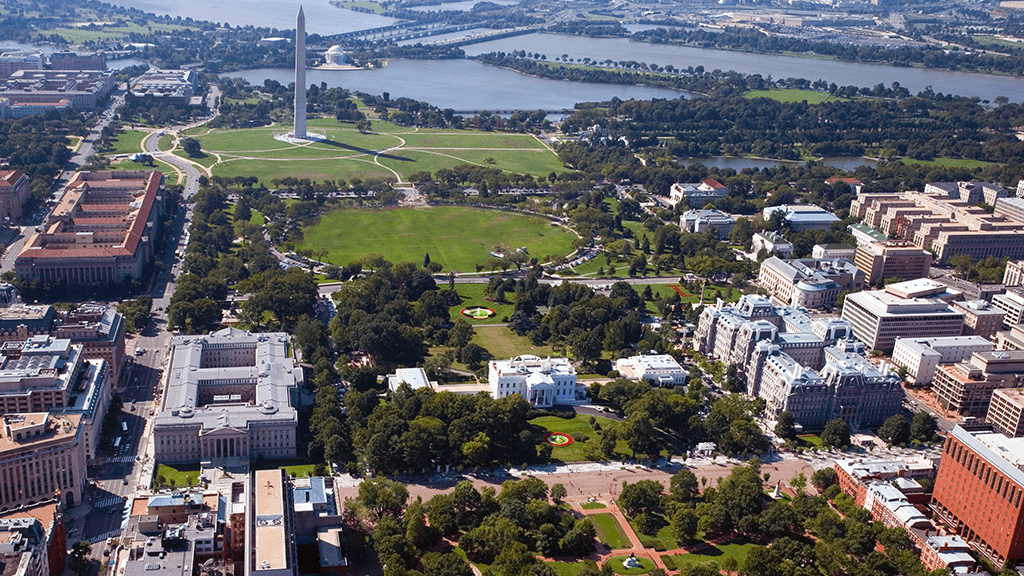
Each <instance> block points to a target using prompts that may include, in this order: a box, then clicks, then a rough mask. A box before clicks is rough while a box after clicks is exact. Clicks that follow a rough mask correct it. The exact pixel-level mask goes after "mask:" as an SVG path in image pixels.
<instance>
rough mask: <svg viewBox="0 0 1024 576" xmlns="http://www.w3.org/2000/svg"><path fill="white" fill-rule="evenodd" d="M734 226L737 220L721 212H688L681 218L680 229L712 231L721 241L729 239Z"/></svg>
mask: <svg viewBox="0 0 1024 576" xmlns="http://www.w3.org/2000/svg"><path fill="white" fill-rule="evenodd" d="M734 226H736V219H735V218H733V217H732V216H729V215H728V214H726V213H725V212H722V211H721V210H687V211H686V212H683V215H682V216H680V217H679V227H680V228H681V229H683V230H685V231H686V232H691V233H695V234H700V233H702V232H708V231H711V232H714V234H715V237H716V238H718V239H719V240H723V239H726V238H728V237H729V233H730V232H732V229H733V227H734Z"/></svg>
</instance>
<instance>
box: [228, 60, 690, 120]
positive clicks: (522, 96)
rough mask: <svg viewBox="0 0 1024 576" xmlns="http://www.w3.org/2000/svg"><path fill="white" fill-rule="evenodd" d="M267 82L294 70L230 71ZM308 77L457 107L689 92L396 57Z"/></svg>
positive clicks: (568, 103)
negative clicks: (377, 64) (373, 67)
mask: <svg viewBox="0 0 1024 576" xmlns="http://www.w3.org/2000/svg"><path fill="white" fill-rule="evenodd" d="M226 76H231V77H234V78H244V79H245V80H247V81H248V82H249V83H250V84H256V85H262V84H263V80H264V79H266V78H271V79H273V80H277V81H278V82H280V83H282V84H284V85H288V83H290V82H293V81H294V80H295V73H294V71H292V70H288V69H280V68H275V69H270V68H264V69H258V70H243V71H240V72H231V73H228V74H226ZM306 82H308V83H309V84H320V83H321V82H326V83H327V85H328V86H329V87H335V86H337V87H341V88H347V89H349V90H358V91H361V92H367V93H369V94H381V93H382V92H389V93H390V94H391V97H392V98H396V97H399V96H405V97H407V98H412V99H414V100H420V101H424V102H429V103H430V104H433V105H434V106H437V107H439V108H442V109H444V108H452V109H454V110H562V109H567V108H572V107H573V106H574V105H575V104H576V103H577V102H600V101H604V100H611V99H612V98H614V97H618V98H621V99H623V100H628V99H630V98H636V99H640V100H649V99H651V98H678V97H680V96H684V97H688V96H689V95H688V94H685V93H683V92H677V91H675V90H668V89H664V88H649V87H646V86H628V85H621V84H593V83H589V82H563V81H561V80H551V79H548V78H534V77H532V76H526V75H523V74H519V73H517V72H514V71H512V70H506V69H503V68H496V67H493V66H485V65H483V64H480V63H479V62H476V61H474V60H392V61H391V62H389V63H388V65H387V66H386V67H385V68H381V69H376V70H337V71H335V70H312V69H311V70H307V71H306Z"/></svg>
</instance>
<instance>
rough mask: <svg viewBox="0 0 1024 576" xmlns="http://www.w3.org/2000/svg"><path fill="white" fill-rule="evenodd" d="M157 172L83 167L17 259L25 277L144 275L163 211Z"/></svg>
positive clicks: (78, 281) (85, 281)
mask: <svg viewBox="0 0 1024 576" xmlns="http://www.w3.org/2000/svg"><path fill="white" fill-rule="evenodd" d="M163 188H164V177H163V174H161V173H160V172H156V171H141V170H138V171H111V170H100V171H93V172H78V173H76V174H75V176H74V177H73V178H72V180H71V182H69V183H68V185H67V186H66V187H65V192H64V196H63V198H62V199H61V201H60V204H58V205H57V207H56V208H54V209H53V212H52V213H51V214H50V216H49V217H48V219H47V222H46V224H44V226H43V227H44V228H45V229H44V230H43V231H42V232H39V233H36V234H33V235H32V236H30V237H29V239H28V240H27V241H26V242H25V246H24V247H23V248H22V250H21V252H20V253H19V254H18V258H17V259H16V260H15V263H14V268H15V271H16V272H17V274H18V275H19V276H21V277H22V278H23V279H25V280H39V281H40V282H43V283H57V282H63V283H65V284H67V285H91V284H117V283H120V282H123V281H124V280H125V279H126V278H135V279H138V278H141V277H142V275H143V269H144V267H145V266H146V265H147V264H149V263H150V262H151V261H152V259H153V251H154V246H153V245H154V242H155V240H156V236H157V234H159V232H160V224H161V222H162V220H163V213H164V196H163Z"/></svg>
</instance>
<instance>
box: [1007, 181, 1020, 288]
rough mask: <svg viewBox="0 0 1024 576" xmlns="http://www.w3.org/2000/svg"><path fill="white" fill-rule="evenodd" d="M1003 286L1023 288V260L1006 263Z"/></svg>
mask: <svg viewBox="0 0 1024 576" xmlns="http://www.w3.org/2000/svg"><path fill="white" fill-rule="evenodd" d="M1021 182H1024V180H1021ZM1003 285H1005V286H1006V287H1007V288H1011V287H1017V286H1024V260H1010V261H1009V262H1007V263H1006V271H1005V272H1003Z"/></svg>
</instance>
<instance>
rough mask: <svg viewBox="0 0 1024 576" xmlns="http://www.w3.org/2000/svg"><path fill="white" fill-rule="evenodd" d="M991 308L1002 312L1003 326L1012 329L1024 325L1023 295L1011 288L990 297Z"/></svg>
mask: <svg viewBox="0 0 1024 576" xmlns="http://www.w3.org/2000/svg"><path fill="white" fill-rule="evenodd" d="M992 306H993V307H994V308H998V309H999V310H1002V311H1003V326H1005V327H1007V328H1012V327H1014V326H1016V325H1017V324H1022V323H1024V293H1022V291H1021V290H1019V289H1014V288H1011V289H1009V290H1007V291H1006V293H1005V294H997V295H995V296H993V297H992Z"/></svg>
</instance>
